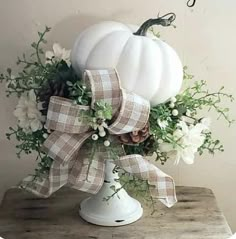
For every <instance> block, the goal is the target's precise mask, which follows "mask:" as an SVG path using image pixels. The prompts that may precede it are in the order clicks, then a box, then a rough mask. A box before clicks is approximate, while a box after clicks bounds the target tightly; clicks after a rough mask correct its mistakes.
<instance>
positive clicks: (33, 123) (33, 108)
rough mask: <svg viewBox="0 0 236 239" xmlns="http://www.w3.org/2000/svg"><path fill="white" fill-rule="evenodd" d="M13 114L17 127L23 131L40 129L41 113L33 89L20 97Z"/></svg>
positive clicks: (28, 131)
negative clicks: (16, 120)
mask: <svg viewBox="0 0 236 239" xmlns="http://www.w3.org/2000/svg"><path fill="white" fill-rule="evenodd" d="M14 115H15V117H16V118H17V119H18V125H19V127H21V128H22V129H23V130H24V131H25V132H27V133H30V132H35V131H37V130H40V129H42V127H43V125H42V114H41V112H40V111H39V110H38V108H37V101H36V95H35V93H34V90H30V91H29V92H28V93H27V95H26V96H23V95H22V96H21V97H20V99H19V102H18V105H17V106H16V109H15V111H14Z"/></svg>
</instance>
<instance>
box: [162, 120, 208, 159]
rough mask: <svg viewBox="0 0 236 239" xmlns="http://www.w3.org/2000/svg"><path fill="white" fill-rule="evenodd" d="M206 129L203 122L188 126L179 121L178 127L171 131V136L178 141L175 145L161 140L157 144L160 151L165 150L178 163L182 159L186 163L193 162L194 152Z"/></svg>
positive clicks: (202, 141)
mask: <svg viewBox="0 0 236 239" xmlns="http://www.w3.org/2000/svg"><path fill="white" fill-rule="evenodd" d="M206 129H208V127H207V126H206V125H205V124H202V123H198V124H196V125H191V126H188V125H187V124H186V122H184V121H180V122H179V124H178V129H176V130H175V132H174V133H173V138H174V139H175V140H176V141H178V144H177V145H175V146H174V145H172V144H171V143H166V142H163V143H162V144H160V145H159V147H160V150H161V151H162V152H167V153H168V156H169V157H170V158H174V159H175V163H176V164H178V163H179V161H180V159H182V160H183V161H184V162H185V163H187V164H193V163H194V154H195V153H196V152H197V150H198V148H199V147H200V146H201V145H202V144H203V143H204V140H205V136H204V134H203V131H204V130H206Z"/></svg>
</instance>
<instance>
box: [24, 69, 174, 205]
mask: <svg viewBox="0 0 236 239" xmlns="http://www.w3.org/2000/svg"><path fill="white" fill-rule="evenodd" d="M84 80H85V82H86V83H87V84H88V85H89V87H90V88H91V91H92V103H91V107H89V106H82V105H77V104H73V102H72V101H71V100H69V99H65V98H61V97H57V96H52V97H51V98H50V103H49V109H48V114H47V121H46V126H47V128H48V129H50V130H52V131H53V133H51V134H50V135H49V137H48V138H47V139H46V140H45V142H44V144H43V147H42V150H43V151H44V152H45V153H46V154H47V155H48V156H49V157H50V158H52V159H53V163H52V165H51V167H50V170H49V173H48V174H45V175H44V176H42V178H41V179H36V180H33V176H28V177H27V178H25V179H24V180H23V182H22V183H21V187H24V188H25V189H26V190H28V191H30V192H32V193H34V194H36V195H38V196H40V197H49V196H50V195H51V194H52V193H54V192H55V191H57V190H58V189H60V188H61V187H62V186H64V185H69V186H70V187H73V188H76V189H78V190H81V191H85V192H89V193H93V194H95V193H97V192H98V191H99V190H100V188H101V187H102V185H103V182H104V174H105V173H104V170H105V160H106V159H108V158H109V156H108V153H107V151H106V149H105V148H102V147H101V149H99V152H98V154H100V156H99V157H95V158H94V159H93V160H92V161H91V160H90V154H91V153H90V151H91V149H89V150H88V148H85V144H84V142H85V141H86V140H87V139H88V138H89V137H91V135H92V134H93V133H94V131H93V129H92V128H91V127H90V126H88V124H87V122H85V121H84V117H83V116H82V112H83V111H86V110H90V108H93V106H94V103H95V102H98V101H100V100H103V101H105V102H106V103H108V104H110V105H111V106H112V110H113V119H112V123H111V124H110V125H109V126H108V128H107V130H108V131H109V134H110V135H113V136H114V137H115V136H116V135H122V134H126V133H130V132H133V131H137V130H141V129H142V128H143V127H144V126H145V125H146V123H147V122H148V117H149V113H150V104H149V102H148V101H147V100H145V99H143V98H142V97H140V96H138V95H136V94H134V93H132V92H128V91H126V90H124V89H122V88H121V87H120V81H119V77H118V75H117V72H116V71H115V70H112V69H111V70H93V71H88V70H86V71H85V75H84ZM81 151H83V154H81ZM79 152H80V153H79ZM80 155H83V157H81V156H80ZM90 161H91V162H90ZM114 163H115V164H117V165H118V166H119V167H121V168H122V169H124V170H125V171H127V172H128V173H131V174H133V175H134V176H136V177H139V178H141V179H143V180H147V181H148V183H149V185H150V186H151V187H150V193H151V195H152V197H153V198H157V199H159V200H160V201H161V202H162V203H164V204H165V205H166V206H167V207H171V206H173V205H174V204H175V203H176V202H177V199H176V194H175V184H174V181H173V179H172V178H171V177H170V176H168V175H166V174H165V173H164V172H162V171H161V170H160V169H158V168H157V167H156V166H154V165H153V164H151V163H150V162H149V161H147V160H146V159H144V158H143V157H142V156H141V155H136V154H135V155H126V156H120V157H119V158H118V159H117V160H115V161H114Z"/></svg>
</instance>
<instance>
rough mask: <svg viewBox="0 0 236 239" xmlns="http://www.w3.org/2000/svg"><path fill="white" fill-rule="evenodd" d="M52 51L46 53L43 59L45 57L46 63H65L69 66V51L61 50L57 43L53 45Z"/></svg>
mask: <svg viewBox="0 0 236 239" xmlns="http://www.w3.org/2000/svg"><path fill="white" fill-rule="evenodd" d="M52 48H53V51H46V53H45V57H46V63H48V64H51V63H52V62H53V61H56V62H58V61H61V60H63V61H65V62H66V64H67V65H68V66H69V65H70V64H71V63H70V52H71V51H70V50H66V49H65V48H62V47H61V46H60V45H59V44H58V43H54V44H53V46H52Z"/></svg>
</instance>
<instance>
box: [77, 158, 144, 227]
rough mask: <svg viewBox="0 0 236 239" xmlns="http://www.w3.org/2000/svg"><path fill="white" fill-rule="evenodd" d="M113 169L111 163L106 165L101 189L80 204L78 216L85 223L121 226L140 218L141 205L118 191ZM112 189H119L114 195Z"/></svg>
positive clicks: (123, 192) (118, 186) (116, 177)
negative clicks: (104, 178)
mask: <svg viewBox="0 0 236 239" xmlns="http://www.w3.org/2000/svg"><path fill="white" fill-rule="evenodd" d="M113 168H114V164H113V163H110V162H107V163H106V180H105V182H104V184H103V186H102V188H101V189H100V191H99V192H98V193H97V194H96V195H94V196H92V197H90V198H87V199H85V200H83V201H82V202H81V204H80V210H79V214H80V216H81V217H82V218H83V219H84V220H85V221H87V222H90V223H93V224H96V225H101V226H122V225H127V224H130V223H132V222H135V221H137V220H138V219H140V218H141V217H142V215H143V208H142V206H141V204H140V203H139V202H138V201H137V200H136V199H134V198H132V197H130V196H129V195H128V194H127V192H126V191H125V190H124V189H120V188H121V185H120V183H119V182H118V181H117V179H118V175H117V174H116V173H112V170H113ZM114 188H115V189H119V191H118V192H117V193H115V194H114ZM112 195H113V196H112ZM111 196H112V197H111ZM109 197H110V198H109ZM107 198H109V199H108V200H106V199H107Z"/></svg>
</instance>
